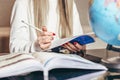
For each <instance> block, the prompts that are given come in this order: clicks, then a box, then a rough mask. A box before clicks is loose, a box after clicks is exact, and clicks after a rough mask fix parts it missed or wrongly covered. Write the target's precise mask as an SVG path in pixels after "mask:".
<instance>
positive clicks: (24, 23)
mask: <svg viewBox="0 0 120 80" xmlns="http://www.w3.org/2000/svg"><path fill="white" fill-rule="evenodd" d="M21 22H22V23H24V24H26V25H28V26H30V27H32V28H34V29H36V30H38V31H40V32H42V30H41V29H39V28H38V27H35V26H33V25H31V24H28V23H26V22H25V21H23V20H21Z"/></svg>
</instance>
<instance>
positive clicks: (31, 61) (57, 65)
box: [0, 52, 107, 80]
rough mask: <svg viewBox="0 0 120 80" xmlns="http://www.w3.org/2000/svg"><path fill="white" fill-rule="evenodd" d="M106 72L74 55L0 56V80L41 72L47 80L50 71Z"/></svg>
mask: <svg viewBox="0 0 120 80" xmlns="http://www.w3.org/2000/svg"><path fill="white" fill-rule="evenodd" d="M61 68H67V69H83V70H101V71H102V70H103V71H105V70H107V68H106V67H104V66H103V65H101V64H98V63H94V62H91V61H89V60H86V59H84V58H82V57H80V56H78V55H75V54H59V53H53V52H49V53H48V52H39V53H29V54H8V55H3V56H0V78H3V77H9V76H16V75H21V74H25V73H29V72H33V71H43V74H44V80H48V74H49V71H50V70H52V69H61Z"/></svg>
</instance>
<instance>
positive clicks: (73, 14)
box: [10, 0, 85, 53]
mask: <svg viewBox="0 0 120 80" xmlns="http://www.w3.org/2000/svg"><path fill="white" fill-rule="evenodd" d="M22 20H23V21H25V22H26V23H28V24H31V25H34V26H36V27H38V28H40V29H42V32H39V31H37V30H35V29H34V28H31V27H30V26H28V25H26V24H24V23H22ZM82 33H83V31H82V27H81V24H80V20H79V14H78V11H77V8H76V5H75V2H74V0H16V1H15V3H14V6H13V10H12V15H11V34H10V52H11V53H17V52H19V53H20V52H21V53H31V52H37V51H42V50H45V49H47V48H49V47H50V46H51V42H52V41H53V40H56V39H59V38H65V37H69V36H73V35H79V34H82ZM63 47H64V48H66V49H68V50H69V51H71V52H79V51H81V50H83V49H85V46H82V45H79V44H78V43H77V42H74V44H71V43H67V44H64V46H63Z"/></svg>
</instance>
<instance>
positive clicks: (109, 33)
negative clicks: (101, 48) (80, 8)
mask: <svg viewBox="0 0 120 80" xmlns="http://www.w3.org/2000/svg"><path fill="white" fill-rule="evenodd" d="M89 21H90V25H91V27H92V30H93V31H94V32H95V34H96V36H97V37H98V38H100V39H102V40H103V41H105V42H106V43H108V44H111V45H116V46H120V0H90V2H89Z"/></svg>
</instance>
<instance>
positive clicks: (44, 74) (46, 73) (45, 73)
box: [43, 69, 49, 80]
mask: <svg viewBox="0 0 120 80" xmlns="http://www.w3.org/2000/svg"><path fill="white" fill-rule="evenodd" d="M48 74H49V73H48V70H46V69H44V71H43V76H44V80H49V76H48Z"/></svg>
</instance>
